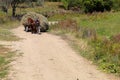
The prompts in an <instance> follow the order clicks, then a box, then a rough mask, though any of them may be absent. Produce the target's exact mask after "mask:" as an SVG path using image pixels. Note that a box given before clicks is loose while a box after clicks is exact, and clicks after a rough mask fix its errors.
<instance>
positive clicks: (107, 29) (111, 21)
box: [49, 12, 120, 36]
mask: <svg viewBox="0 0 120 80" xmlns="http://www.w3.org/2000/svg"><path fill="white" fill-rule="evenodd" d="M69 18H72V19H74V20H77V22H78V26H79V27H83V28H94V29H96V31H97V33H98V34H99V35H101V36H111V35H113V34H117V33H119V32H120V24H119V18H120V12H115V13H112V12H110V13H109V12H105V13H94V14H87V15H86V14H64V15H60V14H57V15H54V16H53V17H50V18H49V20H50V21H56V20H57V21H61V20H65V19H69Z"/></svg>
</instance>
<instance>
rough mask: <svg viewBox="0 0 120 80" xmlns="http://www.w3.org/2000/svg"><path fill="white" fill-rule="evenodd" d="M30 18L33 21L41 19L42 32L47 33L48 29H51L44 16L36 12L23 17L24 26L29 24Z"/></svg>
mask: <svg viewBox="0 0 120 80" xmlns="http://www.w3.org/2000/svg"><path fill="white" fill-rule="evenodd" d="M28 18H32V19H33V20H36V19H39V21H40V25H41V31H47V30H48V28H49V26H48V20H47V18H46V17H44V16H43V15H41V14H38V13H35V12H29V13H27V14H25V15H24V16H23V17H22V19H21V23H22V24H23V25H25V24H28Z"/></svg>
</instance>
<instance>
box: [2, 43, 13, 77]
mask: <svg viewBox="0 0 120 80" xmlns="http://www.w3.org/2000/svg"><path fill="white" fill-rule="evenodd" d="M13 56H14V52H11V51H10V49H8V48H5V47H4V46H2V45H0V79H3V78H5V77H6V75H7V74H8V70H9V63H10V62H11V61H12V57H13Z"/></svg>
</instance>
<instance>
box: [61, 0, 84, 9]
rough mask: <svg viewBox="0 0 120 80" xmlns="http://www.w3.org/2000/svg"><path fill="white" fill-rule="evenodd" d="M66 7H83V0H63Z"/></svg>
mask: <svg viewBox="0 0 120 80" xmlns="http://www.w3.org/2000/svg"><path fill="white" fill-rule="evenodd" d="M62 2H63V6H64V7H65V9H70V8H71V7H81V2H82V0H74V1H73V0H62Z"/></svg>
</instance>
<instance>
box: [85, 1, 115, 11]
mask: <svg viewBox="0 0 120 80" xmlns="http://www.w3.org/2000/svg"><path fill="white" fill-rule="evenodd" d="M83 4H84V8H85V12H86V13H88V12H90V13H92V12H94V11H96V12H103V11H105V10H106V11H110V10H111V8H112V6H113V1H112V0H84V1H83Z"/></svg>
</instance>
